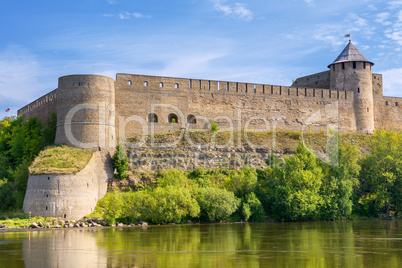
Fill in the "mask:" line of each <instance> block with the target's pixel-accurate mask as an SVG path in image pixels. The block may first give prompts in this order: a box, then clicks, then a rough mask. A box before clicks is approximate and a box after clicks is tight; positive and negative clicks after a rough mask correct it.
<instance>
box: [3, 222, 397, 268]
mask: <svg viewBox="0 0 402 268" xmlns="http://www.w3.org/2000/svg"><path fill="white" fill-rule="evenodd" d="M24 266H25V267H376V268H379V267H387V268H392V267H402V221H357V222H335V223H333V222H312V223H311V222H307V223H306V222H304V223H250V224H214V225H212V224H211V225H168V226H150V227H148V228H140V227H138V228H104V229H62V230H48V231H29V232H3V233H0V267H24Z"/></svg>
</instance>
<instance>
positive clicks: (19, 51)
mask: <svg viewBox="0 0 402 268" xmlns="http://www.w3.org/2000/svg"><path fill="white" fill-rule="evenodd" d="M42 70H43V69H42V68H41V66H39V64H38V63H37V61H36V59H35V56H34V55H31V54H30V53H29V52H27V51H26V50H25V49H24V48H22V47H18V46H13V47H9V48H7V49H6V50H4V51H0V88H1V91H2V92H1V93H2V96H3V97H8V98H11V99H18V100H25V101H27V100H30V99H31V98H32V97H34V96H36V95H37V94H38V92H40V91H42V90H45V88H43V87H44V85H42V84H40V83H39V82H38V80H37V78H38V77H39V76H40V73H41V71H42Z"/></svg>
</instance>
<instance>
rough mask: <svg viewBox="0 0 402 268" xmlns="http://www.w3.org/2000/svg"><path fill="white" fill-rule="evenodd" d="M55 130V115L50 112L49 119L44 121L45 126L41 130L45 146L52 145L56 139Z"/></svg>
mask: <svg viewBox="0 0 402 268" xmlns="http://www.w3.org/2000/svg"><path fill="white" fill-rule="evenodd" d="M56 129H57V114H56V113H55V112H51V113H50V116H49V118H48V119H47V121H46V126H45V127H44V128H43V141H44V144H45V146H48V145H53V144H54V141H55V139H56Z"/></svg>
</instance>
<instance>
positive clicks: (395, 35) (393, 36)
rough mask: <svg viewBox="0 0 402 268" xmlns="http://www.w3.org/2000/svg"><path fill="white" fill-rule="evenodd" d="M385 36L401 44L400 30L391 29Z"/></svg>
mask: <svg viewBox="0 0 402 268" xmlns="http://www.w3.org/2000/svg"><path fill="white" fill-rule="evenodd" d="M385 36H386V37H388V38H390V39H392V40H394V41H396V42H397V43H398V44H399V45H401V46H402V30H394V31H391V32H390V33H386V34H385Z"/></svg>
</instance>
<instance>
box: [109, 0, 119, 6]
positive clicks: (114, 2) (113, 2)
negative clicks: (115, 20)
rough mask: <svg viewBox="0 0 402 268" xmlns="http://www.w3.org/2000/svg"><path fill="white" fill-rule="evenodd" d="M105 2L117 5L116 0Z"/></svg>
mask: <svg viewBox="0 0 402 268" xmlns="http://www.w3.org/2000/svg"><path fill="white" fill-rule="evenodd" d="M107 3H108V4H109V5H117V1H114V0H107Z"/></svg>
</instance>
